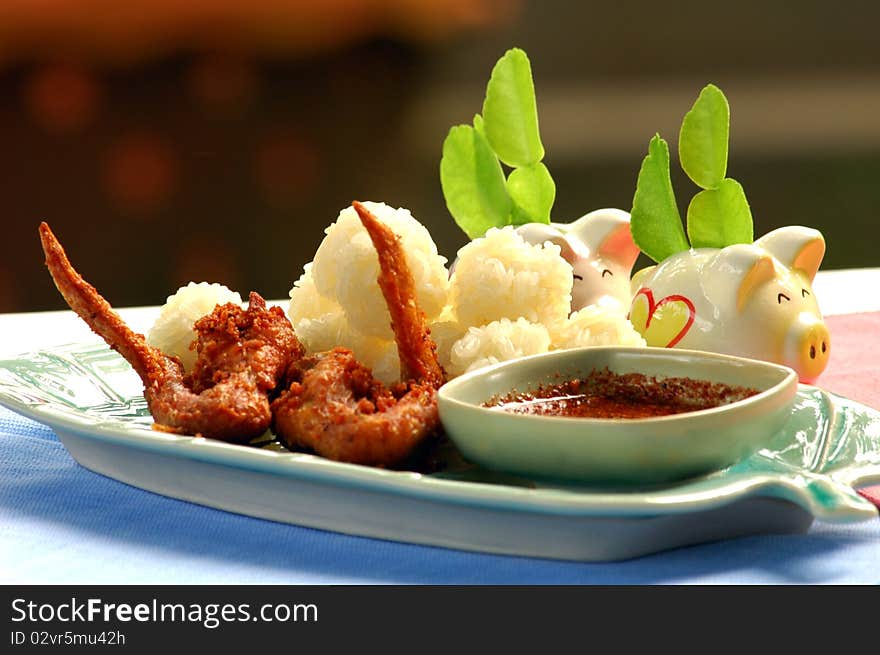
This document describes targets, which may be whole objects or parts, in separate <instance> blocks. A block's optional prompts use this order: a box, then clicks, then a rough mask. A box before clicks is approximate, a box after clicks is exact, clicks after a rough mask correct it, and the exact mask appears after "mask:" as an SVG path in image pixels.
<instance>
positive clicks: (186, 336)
mask: <svg viewBox="0 0 880 655" xmlns="http://www.w3.org/2000/svg"><path fill="white" fill-rule="evenodd" d="M226 303H233V304H235V305H238V306H241V305H242V300H241V296H240V295H239V294H238V292H236V291H232V290H230V289H229V288H228V287H226V286H224V285H222V284H216V283H211V284H209V283H208V282H199V283H198V284H197V283H195V282H190V283H189V284H187V285H186V286H185V287H181V288H180V289H178V290H177V291H176V292H175V293H174V294H172V295H170V296H168V299H167V300H166V302H165V304H164V305H163V306H162V309H161V310H160V312H159V317H158V318H157V319H156V322H155V323H153V327H152V328H150V331H149V332H148V333H147V343H148V344H150V345H151V346H153V347H154V348H158V349H159V350H161V351H162V352H163V353H165V354H166V355H171V356H173V357H178V358H179V359H180V361H181V362H182V363H183V368H184V370H187V371H189V370H191V369H192V367H193V365H194V364H195V362H196V352H195V350H190V344H192V342H193V340H194V339H195V338H196V332H195V330H193V325H194V324H195V322H196V321H197V320H199V319H200V318H202V317H203V316H207V315H208V314H210V313H211V312H213V311H214V308H215V307H216V306H217V305H224V304H226Z"/></svg>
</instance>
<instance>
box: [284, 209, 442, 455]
mask: <svg viewBox="0 0 880 655" xmlns="http://www.w3.org/2000/svg"><path fill="white" fill-rule="evenodd" d="M353 205H354V208H355V210H356V211H357V213H358V215H359V216H360V219H361V222H362V223H363V225H364V227H365V228H366V229H367V232H368V233H369V234H370V238H371V239H372V241H373V245H374V246H375V247H376V252H377V254H378V256H379V267H380V273H379V278H378V282H379V286H380V288H381V289H382V294H383V296H384V297H385V302H386V304H387V305H388V310H389V313H390V314H391V327H392V330H393V332H394V338H395V341H396V342H397V349H398V353H399V356H400V362H401V370H402V375H403V379H404V382H403V383H401V384H400V385H397V386H396V387H395V388H392V389H388V388H386V387H385V386H384V385H383V384H382V383H381V382H379V381H378V380H376V379H375V378H374V377H373V376H372V374H371V372H370V370H369V369H368V368H366V367H365V366H363V365H362V364H360V363H359V362H358V361H357V360H356V359H355V358H354V355H353V354H352V352H351V351H350V350H347V349H345V348H335V349H333V350H331V351H330V352H328V353H322V354H318V355H313V356H308V357H305V358H302V359H300V360H298V361H296V362H294V363H293V364H292V365H291V367H290V369H289V371H288V388H287V390H285V391H283V392H282V393H281V394H280V395H279V397H278V398H277V399H276V400H275V401H274V402H273V403H272V413H273V416H274V423H273V426H274V430H275V432H276V434H277V435H278V436H279V437H280V438H281V439H282V440H283V441H284V442H285V443H286V444H287V446H288V447H290V448H294V449H295V448H302V447H305V448H309V449H311V450H313V451H314V452H316V453H318V454H319V455H323V456H324V457H328V458H331V459H335V460H339V461H345V462H352V463H357V464H367V465H374V466H394V465H396V464H398V463H400V462H402V461H403V460H405V459H406V458H407V457H408V456H409V455H410V454H412V453H413V451H414V450H415V449H416V448H417V447H418V446H419V445H420V444H421V443H422V442H424V441H425V439H426V438H428V437H429V436H431V435H432V434H433V433H434V432H436V430H437V429H438V427H439V425H440V419H439V414H438V410H437V394H436V392H437V389H438V388H439V387H440V385H442V384H443V381H444V378H445V375H444V372H443V369H442V367H441V366H440V363H439V361H438V359H437V353H436V349H437V347H436V344H434V342H433V340H432V339H431V337H430V333H429V330H428V328H427V325H426V322H425V317H424V314H423V313H422V312H421V310H420V309H419V306H418V302H417V300H416V295H415V283H414V281H413V277H412V273H411V272H410V269H409V267H408V265H407V263H406V258H405V256H404V252H403V248H402V246H401V244H400V239H399V238H398V237H397V236H396V235H395V234H394V233H393V232H392V231H391V230H390V229H389V228H388V227H387V226H386V225H384V224H383V223H382V222H380V221H379V220H378V219H376V217H375V216H373V215H372V214H371V213H370V211H369V210H367V208H366V207H364V206H363V205H362V204H360V203H358V202H355V203H353Z"/></svg>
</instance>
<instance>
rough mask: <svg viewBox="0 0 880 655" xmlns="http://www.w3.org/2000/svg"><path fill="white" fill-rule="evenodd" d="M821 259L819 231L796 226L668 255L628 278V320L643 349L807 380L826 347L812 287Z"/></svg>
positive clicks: (816, 369)
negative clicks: (746, 362) (757, 364)
mask: <svg viewBox="0 0 880 655" xmlns="http://www.w3.org/2000/svg"><path fill="white" fill-rule="evenodd" d="M824 255H825V240H824V239H823V238H822V235H821V233H819V232H818V231H816V230H813V229H810V228H806V227H798V226H792V227H783V228H780V229H778V230H774V231H772V232H769V233H768V234H766V235H765V236H763V237H761V238H760V239H758V240H757V241H755V242H754V244H737V245H732V246H728V247H726V248H723V249H720V250H719V249H714V248H705V249H697V250H689V251H686V252H681V253H678V254H676V255H672V256H670V257H668V258H667V259H665V260H664V261H663V262H661V263H660V264H658V265H657V266H653V267H651V268H647V269H644V270H643V271H639V272H638V273H637V274H636V275H635V276H634V277H633V280H632V289H633V292H634V294H635V295H634V297H633V301H632V305H631V307H630V321H632V323H633V326H634V327H635V328H636V330H638V331H639V332H640V333H641V334H642V336H643V337H644V338H645V340H646V341H647V343H648V345H649V346H665V347H670V348H671V347H675V346H678V347H681V348H692V349H696V350H711V351H714V352H720V353H726V354H730V355H740V356H743V357H751V358H754V359H763V360H767V361H772V362H777V363H780V364H785V365H786V366H790V367H791V368H793V369H794V370H795V371H797V373H798V375H799V376H800V379H801V381H802V382H810V381H812V380H815V379H816V378H817V377H818V376H819V374H820V373H822V371H823V370H824V369H825V365H826V364H827V363H828V356H829V354H830V348H831V340H830V338H829V334H828V328H827V327H826V326H825V323H824V321H823V320H822V315H821V313H820V312H819V306H818V304H817V303H816V298H815V296H814V295H813V289H812V286H811V284H812V281H813V278H814V277H815V275H816V271H817V270H818V269H819V264H820V263H821V262H822V257H823V256H824Z"/></svg>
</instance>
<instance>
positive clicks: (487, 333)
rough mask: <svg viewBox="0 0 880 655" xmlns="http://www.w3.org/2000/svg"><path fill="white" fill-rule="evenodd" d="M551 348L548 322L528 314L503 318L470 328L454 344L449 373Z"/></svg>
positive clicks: (454, 374) (465, 371)
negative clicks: (513, 318)
mask: <svg viewBox="0 0 880 655" xmlns="http://www.w3.org/2000/svg"><path fill="white" fill-rule="evenodd" d="M549 348H550V332H549V331H548V330H547V328H546V327H545V326H544V325H541V324H539V323H532V322H530V321H527V320H526V319H524V318H519V319H517V320H515V321H511V320H510V319H507V318H502V319H501V320H499V321H492V322H491V323H489V324H488V325H484V326H481V327H471V328H468V331H467V333H466V334H465V335H464V336H463V337H461V338H460V339H459V340H458V341H456V342H455V344H454V345H453V346H452V352H451V354H450V364H449V368H448V371H447V372H448V373H449V375H450V376H457V375H461V374H462V373H467V372H468V371H473V370H476V369H478V368H482V367H484V366H488V365H490V364H497V363H498V362H504V361H507V360H509V359H515V358H517V357H525V356H526V355H537V354H538V353H544V352H547V350H548V349H549Z"/></svg>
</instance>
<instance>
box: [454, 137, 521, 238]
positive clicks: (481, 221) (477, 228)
mask: <svg viewBox="0 0 880 655" xmlns="http://www.w3.org/2000/svg"><path fill="white" fill-rule="evenodd" d="M440 184H441V186H442V187H443V196H444V198H446V207H447V208H448V209H449V213H450V214H452V217H453V218H454V219H455V222H456V223H457V224H458V226H459V227H460V228H461V229H462V230H463V231H464V233H465V234H467V235H468V237H470V238H471V239H476V238H477V237H480V236H483V234H485V233H486V230H488V229H489V228H490V227H502V226H504V225H508V224H509V223H510V212H511V209H512V202H511V200H510V196H509V195H507V187H506V184H505V180H504V172H503V171H502V170H501V164H500V163H499V161H498V158H497V157H496V156H495V153H493V152H492V149H491V148H490V147H489V143H488V142H487V141H486V139H485V137H484V136H483V135H482V134H480V132H479V131H477V130H475V129H474V128H473V127H471V126H470V125H457V126H455V127H453V128H452V129H451V130H449V134H448V135H447V136H446V140H445V141H444V142H443V158H442V159H441V160H440Z"/></svg>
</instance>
